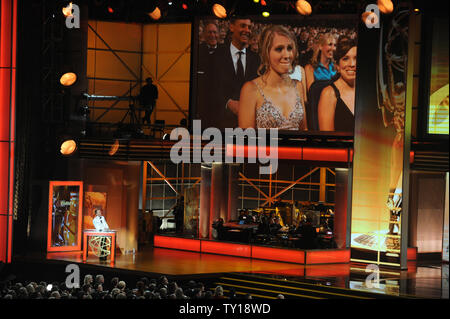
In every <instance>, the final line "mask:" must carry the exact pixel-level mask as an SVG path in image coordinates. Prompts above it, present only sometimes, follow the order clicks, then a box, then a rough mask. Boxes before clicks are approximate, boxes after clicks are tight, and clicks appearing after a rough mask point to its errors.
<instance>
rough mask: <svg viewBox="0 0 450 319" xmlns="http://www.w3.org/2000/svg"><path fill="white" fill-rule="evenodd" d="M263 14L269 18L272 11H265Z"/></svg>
mask: <svg viewBox="0 0 450 319" xmlns="http://www.w3.org/2000/svg"><path fill="white" fill-rule="evenodd" d="M262 16H263V17H264V18H268V17H269V16H270V12H269V11H263V13H262Z"/></svg>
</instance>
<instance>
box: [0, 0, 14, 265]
mask: <svg viewBox="0 0 450 319" xmlns="http://www.w3.org/2000/svg"><path fill="white" fill-rule="evenodd" d="M16 14H17V4H16V0H1V1H0V261H4V262H11V255H12V224H13V222H12V221H13V189H14V175H13V173H14V137H15V127H14V122H15V89H16V88H15V76H16V74H15V72H16V70H15V67H16V56H15V55H16V29H17V22H16V19H15V17H16Z"/></svg>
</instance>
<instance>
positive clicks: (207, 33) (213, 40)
mask: <svg viewBox="0 0 450 319" xmlns="http://www.w3.org/2000/svg"><path fill="white" fill-rule="evenodd" d="M203 32H204V35H203V37H204V39H205V41H206V44H207V45H208V46H210V47H215V46H216V45H217V43H218V42H219V27H218V26H217V24H216V23H215V22H213V21H208V22H207V23H206V24H205V28H204V29H203Z"/></svg>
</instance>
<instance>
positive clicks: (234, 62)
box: [204, 18, 260, 129]
mask: <svg viewBox="0 0 450 319" xmlns="http://www.w3.org/2000/svg"><path fill="white" fill-rule="evenodd" d="M229 28H230V32H231V41H228V42H226V44H225V45H224V46H223V47H220V48H218V49H217V50H216V52H215V54H214V61H213V70H214V92H213V94H214V96H215V98H214V99H213V101H212V102H213V105H212V106H211V108H210V110H209V114H205V116H204V117H206V116H208V117H210V118H209V121H208V122H209V123H212V125H211V126H215V127H217V128H219V129H223V128H226V127H230V128H235V127H237V126H238V118H237V114H238V112H239V96H240V92H241V87H242V86H243V85H244V83H245V82H247V81H251V80H253V79H255V78H256V77H257V76H258V75H257V71H258V67H259V65H260V58H259V56H258V54H256V53H254V52H252V51H251V50H250V49H248V45H249V40H250V37H251V28H252V22H251V20H250V19H248V18H231V19H230V26H229Z"/></svg>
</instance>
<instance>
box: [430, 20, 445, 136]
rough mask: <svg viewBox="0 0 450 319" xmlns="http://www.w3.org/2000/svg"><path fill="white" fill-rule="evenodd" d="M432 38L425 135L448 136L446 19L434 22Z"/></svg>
mask: <svg viewBox="0 0 450 319" xmlns="http://www.w3.org/2000/svg"><path fill="white" fill-rule="evenodd" d="M432 37H433V39H432V45H431V46H432V48H431V71H430V73H431V74H430V84H429V85H430V95H429V105H428V125H427V133H428V134H439V135H448V134H449V128H448V123H449V113H448V95H449V86H448V84H449V83H448V18H446V19H445V18H436V19H435V20H434V23H433V35H432Z"/></svg>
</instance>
